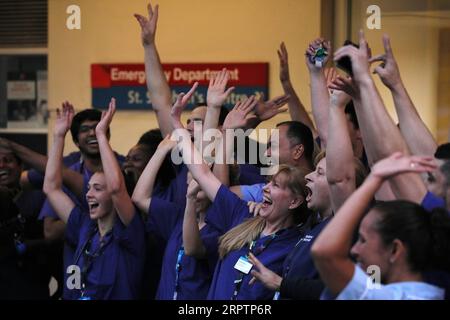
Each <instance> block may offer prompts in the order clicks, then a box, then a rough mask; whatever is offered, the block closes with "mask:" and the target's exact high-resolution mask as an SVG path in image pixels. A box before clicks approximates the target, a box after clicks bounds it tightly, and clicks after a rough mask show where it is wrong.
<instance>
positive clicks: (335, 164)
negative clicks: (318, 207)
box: [326, 90, 355, 212]
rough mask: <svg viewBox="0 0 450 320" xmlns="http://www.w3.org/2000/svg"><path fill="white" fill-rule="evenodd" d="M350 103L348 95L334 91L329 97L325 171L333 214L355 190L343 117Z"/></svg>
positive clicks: (349, 148) (353, 168) (351, 151)
mask: <svg viewBox="0 0 450 320" xmlns="http://www.w3.org/2000/svg"><path fill="white" fill-rule="evenodd" d="M350 100H351V97H350V96H349V95H347V94H346V93H345V92H343V91H338V90H334V91H333V93H332V94H331V97H330V110H329V115H328V143H327V149H326V152H327V156H326V164H327V170H326V172H327V181H328V184H329V186H330V193H331V203H332V206H333V212H336V211H337V210H338V209H339V207H340V206H341V205H342V204H343V203H344V201H345V200H346V199H347V198H348V197H349V196H350V195H351V194H352V192H353V191H354V190H355V165H354V160H353V157H354V155H353V148H352V144H351V141H350V136H349V133H348V128H347V119H346V116H345V106H346V105H347V103H349V102H350Z"/></svg>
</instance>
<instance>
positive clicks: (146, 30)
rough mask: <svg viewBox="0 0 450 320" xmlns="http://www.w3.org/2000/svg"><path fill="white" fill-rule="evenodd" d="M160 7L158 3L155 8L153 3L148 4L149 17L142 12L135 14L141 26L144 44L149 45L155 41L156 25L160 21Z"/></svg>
mask: <svg viewBox="0 0 450 320" xmlns="http://www.w3.org/2000/svg"><path fill="white" fill-rule="evenodd" d="M158 8H159V6H158V5H156V6H155V9H154V10H153V8H152V5H151V4H150V3H149V4H148V5H147V10H148V19H147V18H146V17H144V16H141V15H140V14H134V17H135V18H136V20H137V21H138V22H139V25H140V26H141V38H142V45H144V46H149V45H152V44H154V43H155V34H156V26H157V22H158Z"/></svg>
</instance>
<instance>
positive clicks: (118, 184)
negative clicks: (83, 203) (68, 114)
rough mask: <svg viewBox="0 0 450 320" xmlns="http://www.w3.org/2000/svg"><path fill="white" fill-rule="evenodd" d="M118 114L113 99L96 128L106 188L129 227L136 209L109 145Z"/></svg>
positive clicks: (124, 222)
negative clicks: (110, 129)
mask: <svg viewBox="0 0 450 320" xmlns="http://www.w3.org/2000/svg"><path fill="white" fill-rule="evenodd" d="M115 112H116V100H115V99H114V98H112V99H111V102H110V103H109V107H108V110H107V111H103V112H102V119H101V120H100V122H99V123H98V124H97V127H96V128H95V135H96V136H97V141H98V146H99V149H100V157H101V159H102V167H103V172H104V173H105V180H106V188H107V190H108V192H110V194H111V197H112V202H113V205H114V208H115V209H116V211H117V214H118V215H119V218H120V220H121V221H122V223H123V224H124V225H126V226H127V225H129V224H130V222H131V221H132V220H133V217H134V215H135V209H134V206H133V203H132V202H131V199H130V196H129V195H128V192H127V187H126V185H125V179H124V177H123V174H122V171H121V170H120V166H119V163H118V162H117V159H116V156H115V155H114V151H113V150H112V149H111V146H110V144H109V140H108V136H107V132H108V128H109V125H110V124H111V121H112V119H113V116H114V113H115Z"/></svg>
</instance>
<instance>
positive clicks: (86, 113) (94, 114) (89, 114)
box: [70, 109, 109, 143]
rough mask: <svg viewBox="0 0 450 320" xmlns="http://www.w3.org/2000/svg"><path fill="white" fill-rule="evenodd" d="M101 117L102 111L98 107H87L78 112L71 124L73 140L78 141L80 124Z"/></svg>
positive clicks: (98, 119) (97, 119)
mask: <svg viewBox="0 0 450 320" xmlns="http://www.w3.org/2000/svg"><path fill="white" fill-rule="evenodd" d="M101 118H102V112H101V111H100V110H97V109H85V110H83V111H80V112H78V113H77V114H76V115H75V116H74V117H73V120H72V124H71V125H70V133H71V134H72V140H73V142H75V143H78V133H79V132H80V126H81V124H82V123H83V122H84V121H100V120H101ZM108 131H109V129H108Z"/></svg>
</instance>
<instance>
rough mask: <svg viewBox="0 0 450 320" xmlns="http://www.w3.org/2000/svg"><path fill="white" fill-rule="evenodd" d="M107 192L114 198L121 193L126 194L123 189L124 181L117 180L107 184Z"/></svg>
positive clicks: (124, 188)
mask: <svg viewBox="0 0 450 320" xmlns="http://www.w3.org/2000/svg"><path fill="white" fill-rule="evenodd" d="M108 192H109V193H110V194H111V195H112V196H114V195H117V194H120V193H122V192H127V188H126V187H125V183H124V181H123V180H121V179H120V178H118V179H116V181H114V182H112V183H108Z"/></svg>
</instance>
